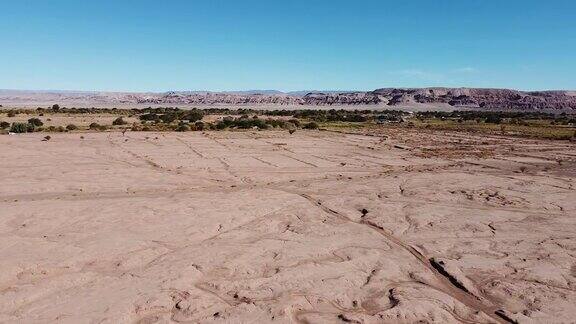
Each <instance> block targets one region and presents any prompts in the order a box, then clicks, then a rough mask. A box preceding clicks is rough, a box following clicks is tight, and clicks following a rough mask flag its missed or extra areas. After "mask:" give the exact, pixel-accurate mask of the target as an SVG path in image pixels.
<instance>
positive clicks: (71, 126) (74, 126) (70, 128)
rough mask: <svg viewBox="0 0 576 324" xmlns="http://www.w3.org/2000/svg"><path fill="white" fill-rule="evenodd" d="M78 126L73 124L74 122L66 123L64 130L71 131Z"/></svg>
mask: <svg viewBox="0 0 576 324" xmlns="http://www.w3.org/2000/svg"><path fill="white" fill-rule="evenodd" d="M77 129H78V126H76V125H74V124H68V125H66V130H67V131H73V130H77Z"/></svg>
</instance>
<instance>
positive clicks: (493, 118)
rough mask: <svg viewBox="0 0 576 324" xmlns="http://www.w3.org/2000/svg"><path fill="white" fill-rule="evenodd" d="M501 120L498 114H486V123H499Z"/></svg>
mask: <svg viewBox="0 0 576 324" xmlns="http://www.w3.org/2000/svg"><path fill="white" fill-rule="evenodd" d="M501 122H502V118H501V117H500V116H498V115H488V117H486V123H488V124H500V123H501Z"/></svg>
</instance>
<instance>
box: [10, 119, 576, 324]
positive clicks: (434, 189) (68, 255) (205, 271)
mask: <svg viewBox="0 0 576 324" xmlns="http://www.w3.org/2000/svg"><path fill="white" fill-rule="evenodd" d="M80 136H83V137H84V138H80ZM0 152H2V153H1V154H0V165H1V166H2V167H1V168H0V179H1V182H2V185H1V186H0V234H1V235H0V260H2V262H1V263H0V322H6V323H48V322H58V323H169V322H179V323H196V322H236V323H239V322H242V323H268V322H273V323H342V322H348V323H416V322H420V323H516V322H518V323H531V322H535V323H569V322H573V321H574V318H575V317H576V306H575V305H576V217H575V216H576V187H575V178H576V146H575V145H574V144H571V143H568V142H549V141H536V140H522V139H518V138H507V137H499V136H475V135H469V134H451V133H440V132H435V133H434V132H429V133H422V132H416V131H412V130H394V131H389V133H381V134H379V133H371V134H366V135H357V134H341V133H331V132H317V131H307V132H306V131H299V132H296V133H295V134H292V135H289V134H288V133H285V132H208V133H199V132H194V133H130V132H128V133H126V134H125V136H123V135H122V134H121V133H85V134H73V133H72V134H54V135H53V136H52V139H51V140H49V141H42V135H41V134H26V135H21V136H0Z"/></svg>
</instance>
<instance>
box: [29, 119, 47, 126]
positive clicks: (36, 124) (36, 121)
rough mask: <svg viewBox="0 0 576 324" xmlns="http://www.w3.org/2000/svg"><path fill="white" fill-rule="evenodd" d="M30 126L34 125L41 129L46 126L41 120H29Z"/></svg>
mask: <svg viewBox="0 0 576 324" xmlns="http://www.w3.org/2000/svg"><path fill="white" fill-rule="evenodd" d="M28 124H30V125H34V126H35V127H40V126H42V125H44V123H43V122H42V121H41V120H40V119H39V118H30V119H28Z"/></svg>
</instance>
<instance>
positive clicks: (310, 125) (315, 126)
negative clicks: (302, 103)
mask: <svg viewBox="0 0 576 324" xmlns="http://www.w3.org/2000/svg"><path fill="white" fill-rule="evenodd" d="M304 129H318V124H317V123H315V122H309V123H308V124H305V125H304Z"/></svg>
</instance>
